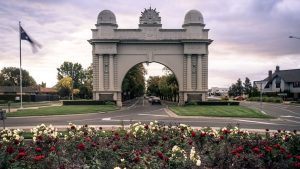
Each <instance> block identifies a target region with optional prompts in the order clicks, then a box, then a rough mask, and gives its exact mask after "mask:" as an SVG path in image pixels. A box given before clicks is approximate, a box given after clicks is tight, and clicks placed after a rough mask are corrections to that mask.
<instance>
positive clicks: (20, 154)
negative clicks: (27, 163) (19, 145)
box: [16, 152, 27, 159]
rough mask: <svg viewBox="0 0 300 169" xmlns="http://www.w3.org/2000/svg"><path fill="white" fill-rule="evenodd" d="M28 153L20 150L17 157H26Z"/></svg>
mask: <svg viewBox="0 0 300 169" xmlns="http://www.w3.org/2000/svg"><path fill="white" fill-rule="evenodd" d="M26 155H27V154H26V153H25V152H19V154H18V155H17V157H16V159H21V158H22V157H25V156H26Z"/></svg>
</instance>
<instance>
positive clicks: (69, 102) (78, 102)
mask: <svg viewBox="0 0 300 169" xmlns="http://www.w3.org/2000/svg"><path fill="white" fill-rule="evenodd" d="M111 104H116V103H115V102H113V101H99V100H64V101H63V105H111Z"/></svg>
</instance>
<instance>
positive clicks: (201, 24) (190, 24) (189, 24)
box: [182, 23, 205, 27]
mask: <svg viewBox="0 0 300 169" xmlns="http://www.w3.org/2000/svg"><path fill="white" fill-rule="evenodd" d="M185 26H203V27H204V26H205V24H203V23H188V24H183V25H182V27H185Z"/></svg>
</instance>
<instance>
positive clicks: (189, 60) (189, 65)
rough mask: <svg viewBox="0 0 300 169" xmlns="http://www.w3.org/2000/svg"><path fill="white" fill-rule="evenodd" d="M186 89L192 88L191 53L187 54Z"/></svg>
mask: <svg viewBox="0 0 300 169" xmlns="http://www.w3.org/2000/svg"><path fill="white" fill-rule="evenodd" d="M186 69H187V78H186V79H187V90H188V91H190V90H192V59H191V55H190V54H188V55H187V67H186Z"/></svg>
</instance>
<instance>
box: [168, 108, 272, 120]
mask: <svg viewBox="0 0 300 169" xmlns="http://www.w3.org/2000/svg"><path fill="white" fill-rule="evenodd" d="M169 108H170V109H171V110H172V111H173V112H174V113H176V114H177V115H179V116H210V117H246V118H272V117H271V116H269V115H265V114H263V113H261V112H259V111H257V110H254V109H250V108H247V107H243V106H197V105H188V106H170V107H169Z"/></svg>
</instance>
